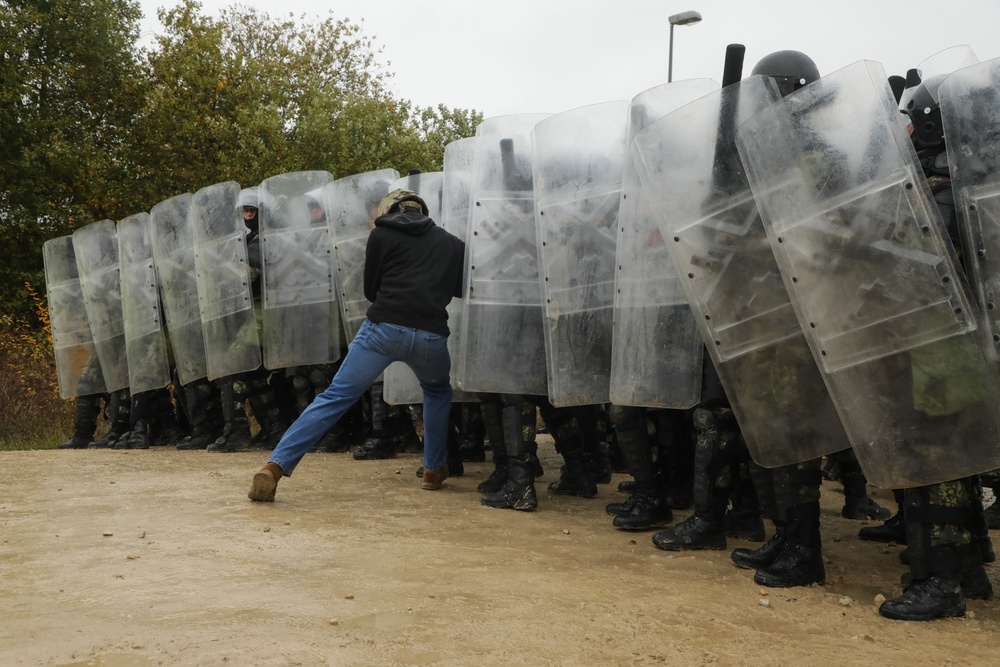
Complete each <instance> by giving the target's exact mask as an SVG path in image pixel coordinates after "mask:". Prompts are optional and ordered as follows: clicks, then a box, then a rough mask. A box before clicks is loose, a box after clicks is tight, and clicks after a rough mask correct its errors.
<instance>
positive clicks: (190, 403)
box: [177, 378, 224, 450]
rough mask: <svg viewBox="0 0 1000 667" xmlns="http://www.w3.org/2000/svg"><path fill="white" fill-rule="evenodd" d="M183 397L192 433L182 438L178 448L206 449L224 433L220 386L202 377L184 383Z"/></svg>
mask: <svg viewBox="0 0 1000 667" xmlns="http://www.w3.org/2000/svg"><path fill="white" fill-rule="evenodd" d="M183 397H184V405H185V410H186V411H187V415H188V421H190V422H191V435H190V437H187V438H184V439H183V440H181V441H180V442H179V443H178V444H177V449H181V450H187V449H205V448H207V447H208V446H209V445H210V444H212V443H213V442H215V440H216V439H217V438H218V437H219V436H221V435H222V426H223V422H224V418H223V416H222V402H221V398H220V393H219V388H218V387H216V386H215V384H213V383H211V382H209V381H208V380H207V379H205V378H200V379H198V380H194V381H192V382H189V383H188V384H186V385H184V391H183Z"/></svg>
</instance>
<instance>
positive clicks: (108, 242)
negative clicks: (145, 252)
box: [73, 220, 128, 391]
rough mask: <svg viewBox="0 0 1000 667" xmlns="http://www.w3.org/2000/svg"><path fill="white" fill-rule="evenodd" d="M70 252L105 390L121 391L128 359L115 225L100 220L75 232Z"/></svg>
mask: <svg viewBox="0 0 1000 667" xmlns="http://www.w3.org/2000/svg"><path fill="white" fill-rule="evenodd" d="M73 250H74V251H75V253H76V264H77V269H78V270H79V272H80V285H81V287H82V288H83V302H84V305H85V307H86V309H87V320H88V321H89V322H90V330H91V332H92V333H93V334H94V346H95V347H96V348H97V358H98V359H100V360H101V372H102V373H103V375H104V383H105V385H106V386H107V389H108V391H118V390H119V389H124V388H125V387H127V386H128V360H127V359H126V357H125V321H124V318H123V316H122V293H121V281H120V279H119V275H118V269H119V265H118V235H117V230H116V228H115V223H114V222H112V221H111V220H101V221H100V222H94V223H91V224H89V225H87V226H86V227H81V228H80V229H78V230H76V231H75V232H73Z"/></svg>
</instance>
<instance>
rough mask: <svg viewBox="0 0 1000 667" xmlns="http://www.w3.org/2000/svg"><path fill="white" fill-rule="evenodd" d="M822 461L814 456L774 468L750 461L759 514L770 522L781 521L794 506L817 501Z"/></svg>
mask: <svg viewBox="0 0 1000 667" xmlns="http://www.w3.org/2000/svg"><path fill="white" fill-rule="evenodd" d="M822 463H823V460H822V459H818V458H817V459H810V460H808V461H802V462H800V463H792V464H790V465H785V466H779V467H777V468H764V467H762V466H759V465H757V464H756V463H750V464H749V466H750V474H751V476H752V477H753V481H754V487H755V488H756V490H757V497H758V498H759V499H760V504H761V513H762V514H763V515H764V516H765V517H767V518H769V519H771V520H773V521H784V520H786V518H787V517H788V514H789V512H791V511H792V510H794V509H795V508H796V507H799V506H802V505H807V504H811V503H812V504H818V503H819V487H820V483H821V482H822V480H823V475H822V472H821V467H822Z"/></svg>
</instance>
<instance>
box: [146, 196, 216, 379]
mask: <svg viewBox="0 0 1000 667" xmlns="http://www.w3.org/2000/svg"><path fill="white" fill-rule="evenodd" d="M193 198H194V197H193V195H191V194H187V193H186V194H182V195H177V196H176V197H171V198H170V199H167V200H166V201H162V202H160V203H159V204H157V205H156V206H154V207H153V208H152V209H150V211H149V217H150V231H151V233H152V234H151V235H152V240H153V258H154V260H155V264H156V275H157V276H158V277H159V281H160V298H161V300H162V301H161V303H162V305H163V314H164V318H165V319H166V323H167V335H168V337H169V340H170V349H171V351H172V352H173V357H174V367H175V368H176V369H177V376H178V378H179V380H180V383H181V384H182V385H186V384H188V383H190V382H193V381H195V380H198V379H200V378H203V377H205V376H206V375H207V374H208V364H207V362H206V359H205V338H204V334H203V332H202V326H201V311H200V309H199V307H198V277H197V276H198V273H197V270H196V269H195V260H194V227H192V225H191V219H190V218H189V217H188V213H189V211H190V208H191V201H192V200H193Z"/></svg>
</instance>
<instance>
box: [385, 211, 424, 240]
mask: <svg viewBox="0 0 1000 667" xmlns="http://www.w3.org/2000/svg"><path fill="white" fill-rule="evenodd" d="M375 226H376V227H389V228H391V229H398V230H399V231H401V232H404V233H406V234H411V235H413V236H423V235H424V234H426V233H427V232H429V231H430V230H431V229H432V228H433V227H436V226H437V225H435V224H434V221H433V220H431V219H430V218H428V217H427V216H426V215H424V214H423V213H420V212H419V211H403V212H402V213H390V214H388V215H383V216H382V217H381V218H376V219H375Z"/></svg>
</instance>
